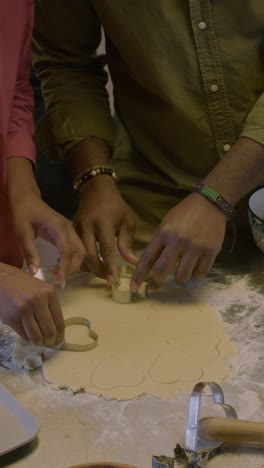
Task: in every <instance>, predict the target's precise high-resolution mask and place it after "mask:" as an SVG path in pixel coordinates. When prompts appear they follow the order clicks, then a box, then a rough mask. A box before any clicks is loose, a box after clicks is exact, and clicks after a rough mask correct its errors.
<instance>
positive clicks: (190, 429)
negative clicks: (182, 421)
mask: <svg viewBox="0 0 264 468" xmlns="http://www.w3.org/2000/svg"><path fill="white" fill-rule="evenodd" d="M205 387H209V388H210V390H211V393H212V398H213V403H215V404H218V405H220V406H221V407H222V408H223V410H224V413H225V416H226V417H225V418H219V417H209V418H203V419H200V420H199V416H200V406H201V399H202V393H203V391H204V389H205ZM224 442H227V443H228V444H233V443H235V444H254V445H256V444H257V445H258V444H264V423H262V422H252V421H241V420H239V419H237V414H236V412H235V410H234V408H233V407H232V406H230V405H226V404H225V401H224V394H223V391H222V389H221V387H220V386H219V385H218V384H216V383H215V382H200V383H198V384H197V385H195V387H194V389H193V391H192V394H191V397H190V402H189V412H188V420H187V430H186V437H185V450H184V449H183V448H182V447H181V446H180V445H179V444H177V446H176V448H175V449H174V453H175V457H174V458H168V457H163V456H162V457H153V458H152V468H174V463H175V461H177V462H179V463H180V466H185V467H187V468H200V467H201V468H203V467H205V466H207V464H208V461H209V460H210V459H211V458H212V457H213V456H214V455H216V454H217V453H219V451H220V448H221V447H222V445H223V444H224ZM179 463H178V466H179Z"/></svg>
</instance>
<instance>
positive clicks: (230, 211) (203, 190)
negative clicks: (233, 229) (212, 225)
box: [192, 182, 235, 219]
mask: <svg viewBox="0 0 264 468" xmlns="http://www.w3.org/2000/svg"><path fill="white" fill-rule="evenodd" d="M192 192H197V193H200V194H201V195H202V196H203V197H205V198H207V200H209V201H210V202H212V203H213V204H214V205H216V206H217V207H218V208H220V210H222V211H223V212H224V213H225V214H226V215H227V218H228V219H231V218H232V216H233V215H234V213H235V210H234V208H233V206H232V205H230V203H228V201H226V200H225V199H224V198H223V197H221V195H219V193H218V192H217V191H216V190H214V189H213V188H212V187H209V186H208V185H206V184H202V183H201V182H199V183H198V184H196V185H195V186H194V187H193V188H192Z"/></svg>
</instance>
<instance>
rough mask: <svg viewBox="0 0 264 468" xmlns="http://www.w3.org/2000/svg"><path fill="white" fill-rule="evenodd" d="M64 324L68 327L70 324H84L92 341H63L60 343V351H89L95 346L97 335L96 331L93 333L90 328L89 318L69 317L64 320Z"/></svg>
mask: <svg viewBox="0 0 264 468" xmlns="http://www.w3.org/2000/svg"><path fill="white" fill-rule="evenodd" d="M64 324H65V327H70V326H71V325H84V326H85V327H87V328H88V335H89V336H90V337H91V338H92V339H93V342H92V343H87V344H73V343H67V342H65V341H64V342H63V343H62V345H61V346H60V349H61V350H62V351H90V350H91V349H93V348H95V347H96V346H97V344H98V336H97V333H95V332H94V331H93V330H92V329H91V322H90V320H88V319H86V318H84V317H71V318H68V319H66V320H64Z"/></svg>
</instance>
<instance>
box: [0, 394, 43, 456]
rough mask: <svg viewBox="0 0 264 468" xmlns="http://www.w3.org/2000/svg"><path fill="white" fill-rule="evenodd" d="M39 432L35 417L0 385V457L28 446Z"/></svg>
mask: <svg viewBox="0 0 264 468" xmlns="http://www.w3.org/2000/svg"><path fill="white" fill-rule="evenodd" d="M38 431H39V423H38V421H37V420H36V419H35V418H34V416H32V414H31V413H30V412H29V411H28V410H26V408H24V407H23V406H22V405H21V403H19V401H18V400H16V398H14V397H13V395H11V393H9V392H8V391H7V390H6V389H5V387H3V385H0V455H4V454H5V453H7V452H10V451H11V450H14V449H16V448H18V447H21V446H22V445H24V444H27V443H28V442H30V441H31V440H32V439H34V437H35V436H36V435H37V433H38Z"/></svg>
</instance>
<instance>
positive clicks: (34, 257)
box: [18, 225, 39, 275]
mask: <svg viewBox="0 0 264 468" xmlns="http://www.w3.org/2000/svg"><path fill="white" fill-rule="evenodd" d="M18 239H19V242H20V245H21V248H22V251H23V254H24V258H25V261H26V264H27V267H28V271H29V273H30V274H31V275H35V274H36V273H37V271H38V268H39V254H38V250H37V248H36V245H35V231H34V228H33V226H31V225H28V226H24V227H23V230H22V231H21V232H20V233H19V234H18Z"/></svg>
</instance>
